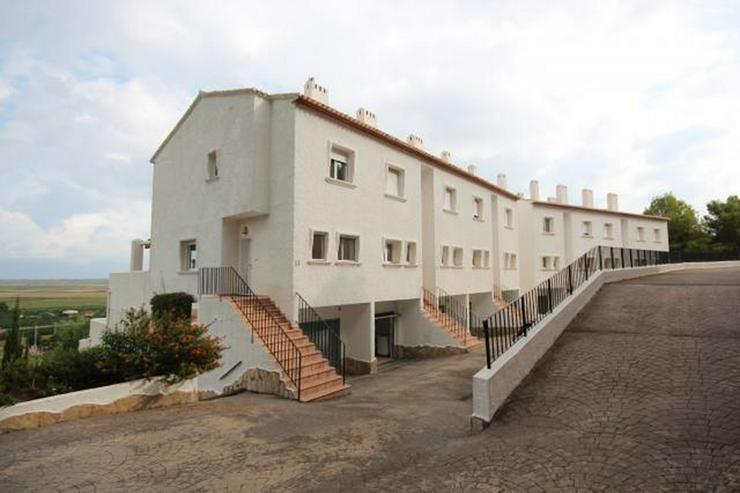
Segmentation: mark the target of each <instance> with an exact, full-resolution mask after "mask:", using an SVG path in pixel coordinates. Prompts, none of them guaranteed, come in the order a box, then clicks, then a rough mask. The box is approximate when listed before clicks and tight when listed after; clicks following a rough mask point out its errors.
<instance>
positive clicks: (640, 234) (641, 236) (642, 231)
mask: <svg viewBox="0 0 740 493" xmlns="http://www.w3.org/2000/svg"><path fill="white" fill-rule="evenodd" d="M637 241H645V228H643V227H642V226H638V227H637Z"/></svg>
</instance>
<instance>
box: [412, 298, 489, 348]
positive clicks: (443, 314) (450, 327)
mask: <svg viewBox="0 0 740 493" xmlns="http://www.w3.org/2000/svg"><path fill="white" fill-rule="evenodd" d="M422 294H423V301H424V307H425V308H426V309H427V310H428V311H431V312H432V313H434V315H435V316H436V317H437V320H438V321H439V323H440V324H441V325H442V327H443V328H444V329H445V330H447V331H448V332H450V333H451V334H453V335H454V336H455V337H456V338H458V339H460V340H462V341H467V338H468V337H470V336H473V337H483V319H482V318H481V317H480V316H479V315H478V314H476V313H474V312H473V310H472V309H471V308H470V306H465V303H464V302H463V301H460V300H457V299H455V298H454V296H453V295H451V294H449V293H448V292H447V291H445V290H444V289H442V288H437V294H436V295H435V294H434V293H432V292H431V291H429V290H427V289H423V288H422ZM468 319H469V320H470V323H468Z"/></svg>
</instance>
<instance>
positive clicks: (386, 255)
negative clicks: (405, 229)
mask: <svg viewBox="0 0 740 493" xmlns="http://www.w3.org/2000/svg"><path fill="white" fill-rule="evenodd" d="M401 247H402V243H401V240H385V248H384V250H383V261H384V262H385V263H387V264H400V263H401Z"/></svg>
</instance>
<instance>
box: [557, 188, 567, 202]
mask: <svg viewBox="0 0 740 493" xmlns="http://www.w3.org/2000/svg"><path fill="white" fill-rule="evenodd" d="M555 197H556V198H557V202H558V203H559V204H567V203H568V187H566V186H565V185H558V186H557V187H555Z"/></svg>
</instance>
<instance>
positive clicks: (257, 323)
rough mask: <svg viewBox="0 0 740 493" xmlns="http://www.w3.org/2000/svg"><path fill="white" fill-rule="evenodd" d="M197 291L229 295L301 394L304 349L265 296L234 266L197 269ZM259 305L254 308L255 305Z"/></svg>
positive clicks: (205, 293)
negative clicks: (295, 340) (290, 334)
mask: <svg viewBox="0 0 740 493" xmlns="http://www.w3.org/2000/svg"><path fill="white" fill-rule="evenodd" d="M198 294H201V295H218V296H228V297H230V298H231V299H232V300H233V301H234V303H235V304H236V305H237V307H238V308H239V310H240V311H241V312H242V314H243V315H244V316H245V317H246V318H247V320H248V321H249V325H250V326H251V329H252V335H254V333H255V332H256V333H257V335H258V336H259V338H260V339H262V342H264V344H265V347H266V348H267V350H268V351H270V353H271V354H272V355H273V357H274V358H275V360H276V361H277V362H278V364H280V366H281V367H282V369H283V371H284V372H285V374H286V375H287V376H288V378H289V379H290V381H291V382H293V384H294V385H295V386H296V390H297V391H298V399H299V400H300V398H301V372H302V363H301V351H300V350H299V349H298V346H297V345H296V344H295V342H293V340H292V339H291V338H290V336H289V335H288V334H287V332H286V331H285V328H284V327H283V323H281V322H280V320H279V319H278V318H277V317H275V316H274V315H273V314H272V311H271V307H270V306H269V305H268V304H267V303H266V302H265V300H264V298H262V297H260V296H258V295H257V294H256V293H255V292H254V291H253V290H252V288H250V287H249V285H248V284H247V282H246V281H245V280H244V279H243V278H242V277H241V276H240V275H239V273H238V272H237V271H236V269H234V268H233V267H201V268H200V269H198ZM255 307H257V308H258V309H257V310H255V309H253V308H255ZM288 329H290V327H288Z"/></svg>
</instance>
